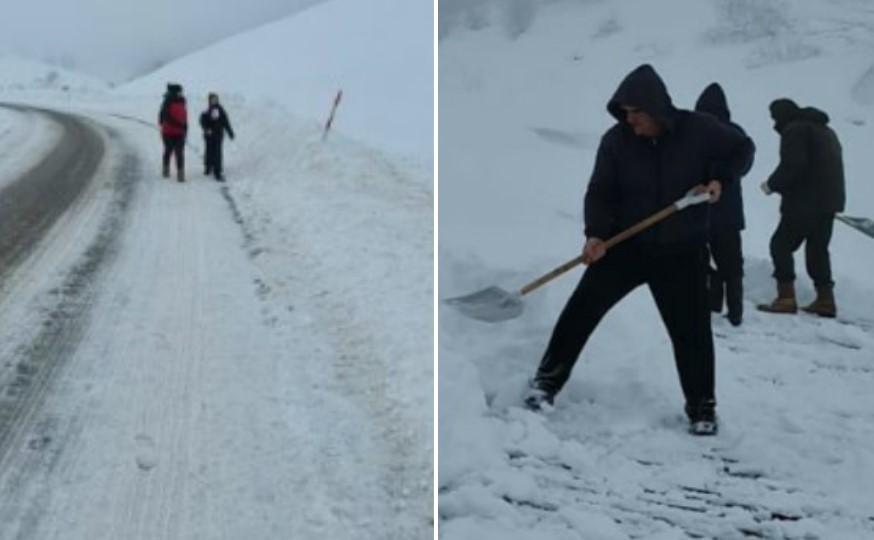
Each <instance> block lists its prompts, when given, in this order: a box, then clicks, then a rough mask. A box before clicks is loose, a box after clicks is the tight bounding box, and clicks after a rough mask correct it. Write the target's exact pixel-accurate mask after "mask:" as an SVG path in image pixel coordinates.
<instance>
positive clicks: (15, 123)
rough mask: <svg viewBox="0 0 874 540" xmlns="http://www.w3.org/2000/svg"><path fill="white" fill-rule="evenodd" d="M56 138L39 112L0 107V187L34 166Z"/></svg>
mask: <svg viewBox="0 0 874 540" xmlns="http://www.w3.org/2000/svg"><path fill="white" fill-rule="evenodd" d="M59 137H60V130H59V129H58V127H57V126H56V125H55V124H54V123H52V122H51V121H50V120H48V119H46V118H45V117H44V116H42V115H39V114H32V113H19V112H16V111H11V110H9V109H4V108H0V189H3V187H5V186H6V185H7V184H8V183H9V182H11V181H12V180H15V179H16V178H18V176H19V175H20V174H21V173H23V172H24V171H26V170H28V169H29V168H30V167H32V166H34V165H36V164H37V163H38V162H39V161H40V158H42V157H43V155H44V152H46V151H47V149H49V148H51V147H52V145H53V144H54V143H55V142H57V140H58V138H59Z"/></svg>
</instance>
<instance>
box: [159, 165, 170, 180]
mask: <svg viewBox="0 0 874 540" xmlns="http://www.w3.org/2000/svg"><path fill="white" fill-rule="evenodd" d="M161 174H162V175H163V176H164V178H170V166H169V165H164V168H163V170H162V171H161Z"/></svg>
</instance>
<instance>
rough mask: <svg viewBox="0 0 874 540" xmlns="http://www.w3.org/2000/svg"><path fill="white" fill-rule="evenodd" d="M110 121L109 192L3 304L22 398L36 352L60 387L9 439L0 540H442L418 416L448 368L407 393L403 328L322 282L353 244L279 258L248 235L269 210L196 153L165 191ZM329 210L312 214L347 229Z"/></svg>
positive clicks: (293, 241) (127, 132) (149, 148)
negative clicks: (392, 330) (395, 343)
mask: <svg viewBox="0 0 874 540" xmlns="http://www.w3.org/2000/svg"><path fill="white" fill-rule="evenodd" d="M97 116H98V118H99V121H100V122H101V123H103V124H105V125H107V126H109V128H108V129H107V133H108V135H107V137H108V138H109V140H110V142H111V143H112V144H110V145H109V147H110V155H109V157H108V161H107V163H105V164H104V166H103V168H102V169H101V172H100V174H99V176H98V178H97V179H96V180H95V183H94V184H95V185H94V186H93V188H92V190H93V193H92V195H93V196H90V197H83V201H81V203H80V205H81V206H82V208H76V209H74V210H75V211H71V212H70V213H69V214H70V215H69V216H66V217H65V222H64V223H62V224H61V225H60V226H59V227H57V228H56V229H55V230H53V232H52V236H51V237H50V238H49V239H47V240H46V243H45V244H44V245H43V248H42V249H41V251H40V253H38V254H37V255H36V256H34V257H33V258H32V259H30V260H28V261H27V262H26V263H25V265H24V266H23V267H22V268H21V269H20V270H19V272H18V273H17V275H18V281H17V282H16V283H18V286H16V287H14V288H12V292H11V293H10V295H9V296H8V297H6V298H4V299H3V304H4V310H3V314H2V315H0V322H4V323H7V322H8V325H6V324H4V325H3V326H0V328H3V332H4V333H5V334H7V335H6V336H4V340H3V341H4V345H3V347H4V349H3V359H4V360H5V361H6V364H7V366H8V369H7V370H6V372H4V376H5V378H4V380H3V381H2V382H3V383H4V386H6V387H7V391H8V389H9V388H12V385H13V384H14V382H15V380H16V378H15V376H16V373H15V371H16V368H15V366H18V368H17V370H18V372H21V371H22V370H25V372H26V370H27V369H28V368H27V366H28V363H27V362H28V360H29V359H30V358H32V357H36V356H39V357H40V359H41V361H44V362H47V363H51V364H52V365H53V366H55V367H54V368H53V369H56V371H55V373H53V375H52V377H51V378H50V380H48V382H47V383H46V384H45V386H44V387H43V388H41V389H40V397H39V399H33V400H32V405H29V406H28V408H27V409H26V410H25V411H24V413H25V414H24V417H23V418H22V419H21V420H20V421H18V422H16V424H15V431H14V433H12V434H11V436H10V437H8V438H7V440H6V447H5V448H4V449H3V450H4V453H3V454H2V461H0V500H2V501H3V503H2V505H0V522H2V526H0V538H64V539H86V538H87V539H94V538H107V539H109V538H130V539H136V538H140V539H150V540H151V539H182V538H210V539H212V538H216V539H218V538H228V539H236V538H315V537H319V538H398V539H401V538H403V539H407V538H428V537H430V535H431V524H430V522H429V520H430V509H431V503H430V493H431V492H430V478H431V469H430V451H431V450H430V449H431V447H430V446H429V444H428V440H429V439H430V414H429V415H428V416H423V415H421V414H420V412H421V411H422V410H425V409H423V408H422V407H417V408H415V409H412V410H410V409H409V408H408V407H407V406H408V405H409V403H408V401H409V400H411V399H415V398H416V397H418V396H419V395H422V396H424V395H430V376H431V374H430V372H429V369H430V362H429V364H428V369H423V373H421V379H422V380H425V379H427V380H428V382H429V385H428V388H418V387H417V388H413V389H412V390H411V391H410V392H407V393H405V394H393V393H392V391H393V386H394V385H395V384H396V383H394V382H393V381H392V378H396V377H397V376H401V377H403V376H404V375H405V374H407V373H410V372H415V370H416V369H417V365H416V364H418V361H419V360H421V358H419V357H409V358H406V359H405V358H399V357H396V356H392V355H389V354H387V351H389V350H390V347H391V346H390V345H389V346H388V347H389V348H387V345H386V342H385V339H384V338H385V337H386V335H387V334H385V333H382V331H381V330H379V328H381V326H382V324H384V323H389V322H390V321H384V320H376V319H375V317H372V316H370V314H368V313H366V312H365V311H364V310H363V309H361V306H360V305H359V304H358V303H356V302H355V300H356V297H355V296H354V295H344V294H343V291H342V290H336V289H335V288H336V287H337V286H338V285H339V284H341V283H342V280H341V281H338V280H336V279H334V280H329V279H326V278H325V277H324V274H323V273H320V272H317V271H326V269H325V268H323V267H324V266H325V264H326V263H325V260H324V252H325V251H326V250H327V249H328V247H330V248H333V249H338V248H342V247H343V246H342V245H339V246H338V245H337V244H336V243H333V244H332V243H331V242H330V239H328V238H325V239H324V241H325V243H326V244H327V245H326V246H322V245H321V243H320V239H319V235H318V234H315V235H311V236H306V235H305V234H304V233H305V232H307V231H305V230H300V231H299V230H294V229H283V230H282V232H281V234H280V236H281V237H282V238H283V244H282V245H281V246H275V245H274V244H271V241H272V240H273V238H271V237H269V236H268V231H270V230H271V228H270V227H269V226H267V225H265V224H264V223H263V222H261V223H260V224H257V225H256V224H253V223H252V222H251V221H250V220H251V219H252V216H257V217H259V218H261V219H262V220H267V221H269V220H270V219H271V216H270V215H269V213H268V214H265V213H262V214H257V213H250V212H249V210H251V209H252V208H257V206H256V205H253V204H249V205H248V206H247V203H245V202H240V203H238V202H237V200H236V198H237V197H238V195H237V194H236V193H235V188H233V187H227V186H219V185H218V184H216V183H214V182H211V181H207V180H204V179H202V178H200V177H199V175H196V174H193V173H194V172H196V171H197V169H198V164H197V163H196V161H197V158H196V156H195V155H193V153H191V152H190V153H189V156H188V159H189V164H190V165H189V176H190V177H193V178H194V181H189V182H186V183H184V184H178V183H177V182H176V181H175V180H172V181H171V180H165V179H161V178H160V177H159V176H158V175H157V174H156V171H157V167H155V166H154V165H155V162H156V144H155V143H156V141H155V134H154V132H152V131H151V130H149V129H146V128H145V127H143V126H140V125H136V124H134V123H131V122H126V121H124V120H121V119H118V118H116V117H113V116H108V115H97ZM240 126H245V121H244V122H241V123H240ZM239 129H240V127H239V126H238V130H239ZM294 142H295V143H298V144H299V143H301V141H294ZM261 150H262V151H263V150H264V149H263V148H262V149H261ZM244 155H245V154H244ZM252 160H253V162H256V161H259V162H260V163H259V164H258V165H253V168H252V169H251V170H250V171H249V172H250V173H253V174H254V173H261V174H266V171H267V170H268V168H269V167H276V168H277V169H278V170H280V171H281V170H282V168H283V165H282V164H280V165H275V161H271V160H269V159H267V160H265V159H264V155H263V154H262V155H260V156H253V157H252ZM273 172H276V171H273ZM231 174H233V173H231ZM392 181H393V182H394V181H396V179H392ZM405 189H406V187H405V186H400V187H399V188H398V189H397V190H396V191H395V192H394V193H391V194H389V195H390V197H386V203H388V202H389V201H388V199H390V198H393V197H394V196H395V195H397V193H400V192H402V191H404V190H405ZM413 191H414V192H415V189H414V190H413ZM276 195H277V197H279V200H278V201H277V202H278V203H282V200H283V199H286V201H285V202H286V203H288V200H287V199H288V192H287V191H286V192H284V193H278V192H277V193H276ZM307 195H311V194H307ZM324 195H325V197H324V199H321V200H318V199H316V198H313V197H308V198H307V197H305V196H304V192H301V193H300V194H299V198H302V199H306V201H305V202H306V205H307V206H309V207H311V208H312V207H315V208H320V209H319V210H314V212H316V213H318V214H327V215H324V217H323V219H327V220H331V219H333V220H335V221H337V220H336V217H332V216H331V215H330V208H329V206H330V200H331V195H332V193H331V192H330V191H328V192H325V193H324ZM394 203H395V204H400V205H401V206H404V203H403V202H402V201H397V200H395V201H394ZM83 210H87V211H83ZM411 211H412V212H418V209H411ZM253 212H254V211H253ZM272 218H273V219H277V216H272ZM277 220H278V221H282V220H281V219H277ZM339 222H342V220H339ZM426 223H430V217H429V218H428V221H427V222H426ZM315 233H319V231H318V230H317V231H315ZM416 234H419V233H418V231H417V232H416ZM421 234H422V235H428V234H429V230H428V229H427V228H425V229H423V230H422V231H421ZM323 236H324V235H323ZM377 236H379V235H377ZM256 243H257V244H258V246H255V244H256ZM259 246H260V247H259ZM274 246H275V248H274ZM271 249H275V250H276V251H281V252H282V257H278V258H277V257H276V256H275V255H274V259H273V260H272V261H268V259H267V258H266V256H265V254H267V252H269V251H270V250H271ZM97 255H99V257H98V256H97ZM265 261H268V262H265ZM371 264H373V263H372V262H371ZM328 265H330V261H329V262H328ZM85 270H87V272H86V271H85ZM328 270H330V271H338V269H328ZM282 272H286V273H290V274H291V277H287V276H286V275H285V274H283V273H282ZM34 275H39V276H42V277H41V278H40V279H37V280H34V281H33V282H28V281H27V279H25V277H26V276H34ZM375 277H377V278H378V277H379V276H375ZM13 279H15V277H14V276H13ZM417 286H419V287H421V288H422V291H423V295H424V294H429V293H428V291H429V290H430V284H428V283H417ZM280 287H281V290H279V288H280ZM373 289H374V288H373V287H367V288H366V290H373ZM388 304H389V305H391V302H388ZM421 311H422V314H424V315H426V316H427V315H428V314H429V311H430V308H429V306H428V304H425V303H423V304H422V306H421ZM374 312H375V313H380V310H379V309H378V308H377V309H375V310H374ZM383 315H384V314H383ZM394 315H395V316H397V314H394ZM411 320H414V321H417V320H419V316H418V315H417V316H413V317H412V319H411ZM371 327H374V328H376V330H374V328H371ZM46 329H48V330H46ZM427 329H428V330H429V331H430V328H427ZM45 334H50V335H52V336H61V337H60V338H58V339H56V340H55V341H53V342H52V343H56V345H53V346H52V347H50V348H49V349H48V350H44V348H41V347H42V345H41V343H43V342H44V341H40V340H41V339H43V338H42V337H41V336H44V335H45ZM425 345H427V348H428V350H430V343H426V344H425ZM403 349H404V348H403V347H401V350H400V351H398V352H403ZM407 349H408V350H409V347H408V348H407ZM416 352H419V351H418V348H416ZM421 368H424V366H421ZM421 368H419V369H421ZM419 376H420V375H419V374H418V373H416V375H415V378H416V381H417V382H418V381H419ZM401 382H403V383H406V382H410V379H409V376H407V378H401ZM410 396H414V397H412V398H411V397H410ZM429 405H430V403H429ZM427 410H428V411H430V407H428V408H427ZM425 435H427V439H426V438H425Z"/></svg>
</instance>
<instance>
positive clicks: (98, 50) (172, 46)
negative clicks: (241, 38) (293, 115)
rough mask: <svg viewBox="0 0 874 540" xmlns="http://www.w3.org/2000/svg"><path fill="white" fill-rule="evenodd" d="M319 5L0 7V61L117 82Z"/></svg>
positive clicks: (162, 2) (247, 1)
mask: <svg viewBox="0 0 874 540" xmlns="http://www.w3.org/2000/svg"><path fill="white" fill-rule="evenodd" d="M320 1H324V0H0V54H3V53H8V54H13V55H18V56H25V57H27V58H34V59H38V60H42V61H48V62H50V63H52V64H55V65H59V66H63V67H67V68H72V69H75V70H77V71H80V72H83V73H87V74H90V75H95V76H97V77H100V78H103V79H105V80H107V81H111V82H124V81H126V80H129V79H130V78H133V77H136V76H138V75H142V74H144V73H147V72H149V71H152V70H153V69H154V68H156V67H158V66H159V65H160V64H162V63H164V62H166V61H168V60H171V59H173V58H175V57H178V56H181V55H183V54H186V53H188V52H193V51H195V50H197V49H199V48H201V47H203V46H205V45H208V44H210V43H212V42H214V41H217V40H219V39H221V38H222V37H224V36H227V35H230V34H234V33H237V32H240V31H243V30H246V29H248V28H253V27H255V26H259V25H261V24H264V23H267V22H270V21H273V20H277V19H279V18H281V17H283V16H285V15H288V14H291V13H294V12H296V11H299V10H300V9H302V8H304V7H306V6H309V5H312V4H315V3H318V2H320ZM216 69H221V66H216Z"/></svg>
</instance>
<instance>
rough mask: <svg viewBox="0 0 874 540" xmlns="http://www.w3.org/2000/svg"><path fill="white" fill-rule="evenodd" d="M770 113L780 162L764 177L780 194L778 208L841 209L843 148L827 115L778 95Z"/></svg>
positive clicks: (806, 212) (792, 211)
mask: <svg viewBox="0 0 874 540" xmlns="http://www.w3.org/2000/svg"><path fill="white" fill-rule="evenodd" d="M771 117H772V118H773V119H774V129H775V130H777V132H778V133H780V164H779V165H777V169H776V170H775V171H774V172H773V173H772V174H771V176H770V178H768V187H770V188H771V190H772V191H775V192H777V193H779V194H780V195H782V197H783V199H782V201H781V203H780V212H781V213H783V214H792V215H815V214H823V213H826V214H827V213H837V212H841V211H843V210H844V204H845V202H846V194H845V188H844V163H843V157H842V156H843V151H842V150H841V143H840V142H839V141H838V137H837V135H836V134H835V132H834V131H833V130H832V129H831V128H830V127H828V122H829V117H828V115H827V114H826V113H824V112H823V111H821V110H819V109H816V108H814V107H806V108H803V109H802V108H800V107H798V105H796V104H795V103H794V102H792V101H791V100H789V99H778V100H775V101H774V102H773V103H771Z"/></svg>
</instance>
